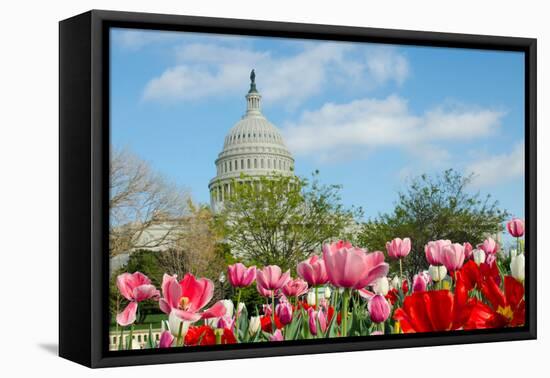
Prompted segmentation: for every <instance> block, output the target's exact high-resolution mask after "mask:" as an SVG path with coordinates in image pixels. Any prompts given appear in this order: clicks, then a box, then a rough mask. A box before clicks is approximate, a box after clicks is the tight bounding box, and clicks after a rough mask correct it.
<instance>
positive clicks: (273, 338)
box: [269, 329, 284, 341]
mask: <svg viewBox="0 0 550 378" xmlns="http://www.w3.org/2000/svg"><path fill="white" fill-rule="evenodd" d="M283 340H284V338H283V333H282V332H281V330H280V329H278V330H276V331H275V332H274V333H273V335H271V336H269V341H283Z"/></svg>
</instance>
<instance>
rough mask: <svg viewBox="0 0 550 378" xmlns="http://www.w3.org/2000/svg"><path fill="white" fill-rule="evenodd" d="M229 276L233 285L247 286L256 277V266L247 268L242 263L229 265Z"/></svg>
mask: <svg viewBox="0 0 550 378" xmlns="http://www.w3.org/2000/svg"><path fill="white" fill-rule="evenodd" d="M227 277H228V278H229V283H230V284H231V286H233V287H247V286H249V285H250V284H251V283H252V282H254V280H255V279H256V267H255V266H251V267H250V268H247V267H246V266H244V265H243V264H241V263H236V264H233V265H229V266H228V267H227Z"/></svg>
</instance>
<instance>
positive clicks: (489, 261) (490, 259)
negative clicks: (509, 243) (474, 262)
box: [485, 253, 497, 267]
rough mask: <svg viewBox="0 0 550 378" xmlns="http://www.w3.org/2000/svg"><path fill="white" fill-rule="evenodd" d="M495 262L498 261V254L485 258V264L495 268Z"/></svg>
mask: <svg viewBox="0 0 550 378" xmlns="http://www.w3.org/2000/svg"><path fill="white" fill-rule="evenodd" d="M495 261H497V255H496V253H495V254H492V255H491V254H488V255H487V256H486V257H485V264H487V265H489V266H491V267H492V266H493V264H494V263H495Z"/></svg>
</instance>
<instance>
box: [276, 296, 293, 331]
mask: <svg viewBox="0 0 550 378" xmlns="http://www.w3.org/2000/svg"><path fill="white" fill-rule="evenodd" d="M275 313H276V314H277V317H278V318H279V321H280V322H281V324H282V325H287V324H289V323H290V322H292V305H291V304H290V303H288V302H286V301H285V302H281V303H279V304H278V305H277V306H276V307H275Z"/></svg>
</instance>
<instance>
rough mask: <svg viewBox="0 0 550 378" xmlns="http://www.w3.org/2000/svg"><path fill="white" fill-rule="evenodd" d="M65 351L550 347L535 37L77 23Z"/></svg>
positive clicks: (67, 28)
mask: <svg viewBox="0 0 550 378" xmlns="http://www.w3.org/2000/svg"><path fill="white" fill-rule="evenodd" d="M59 69H60V277H59V279H60V285H59V287H60V293H59V294H60V308H59V312H60V316H59V319H60V325H59V329H60V333H59V348H60V349H59V351H60V355H61V356H62V357H65V358H67V359H70V360H73V361H76V362H78V363H81V364H84V365H87V366H90V367H108V366H117V365H137V364H156V363H167V362H184V361H199V360H214V359H228V358H244V357H261V356H275V355H290V354H304V353H321V352H344V351H352V350H368V349H381V348H400V347H413V346H435V345H446V344H456V343H475V342H490V341H506V340H524V339H532V338H535V337H536V253H537V250H536V176H535V172H536V161H535V156H536V118H535V114H536V97H535V94H536V40H534V39H526V38H514V37H496V36H481V35H462V34H444V33H434V32H414V31H402V30H383V29H371V28H355V27H341V26H327V25H308V24H293V23H279V22H265V21H248V20H233V19H216V18H202V17H187V16H173V15H158V14H142V13H124V12H111V11H90V12H88V13H85V14H82V15H79V16H75V17H73V18H70V19H67V20H64V21H61V22H60V67H59Z"/></svg>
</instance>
